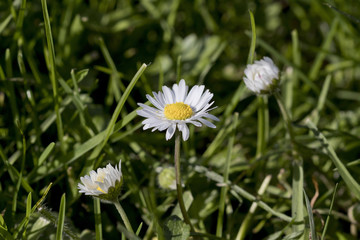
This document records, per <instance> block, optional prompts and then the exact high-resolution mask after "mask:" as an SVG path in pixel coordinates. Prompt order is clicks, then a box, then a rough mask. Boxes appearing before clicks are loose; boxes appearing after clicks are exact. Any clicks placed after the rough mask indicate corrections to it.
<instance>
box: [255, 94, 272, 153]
mask: <svg viewBox="0 0 360 240" xmlns="http://www.w3.org/2000/svg"><path fill="white" fill-rule="evenodd" d="M266 100H267V99H265V97H264V96H259V97H258V104H259V107H258V135H257V146H256V158H259V157H261V156H262V155H263V154H264V151H265V147H266V141H267V135H268V134H267V131H268V127H267V124H268V123H269V121H268V115H269V112H268V111H267V101H266Z"/></svg>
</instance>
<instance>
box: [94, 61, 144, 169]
mask: <svg viewBox="0 0 360 240" xmlns="http://www.w3.org/2000/svg"><path fill="white" fill-rule="evenodd" d="M146 67H147V65H146V64H143V65H142V66H141V67H140V69H139V70H138V71H137V73H136V74H135V76H134V77H133V79H132V80H131V82H130V83H129V85H128V87H127V88H126V90H125V92H124V94H123V95H122V96H121V99H120V101H119V103H118V104H117V106H116V108H115V111H114V113H113V115H112V117H111V120H110V122H109V125H108V126H107V128H106V130H105V138H104V139H103V141H102V143H101V144H100V145H99V146H97V147H96V148H95V149H94V151H93V152H92V154H91V156H90V158H89V159H90V160H92V159H95V158H96V157H97V156H98V155H99V154H100V152H101V150H102V149H103V147H104V146H105V145H106V143H107V142H108V140H109V138H110V135H111V134H112V133H113V131H114V128H115V123H116V120H117V118H118V117H119V115H120V112H121V109H122V107H123V106H124V104H125V101H126V99H127V98H128V97H129V95H130V92H131V90H132V89H133V88H134V86H135V84H136V82H137V81H138V80H139V78H140V76H141V75H142V74H143V72H144V71H145V69H146ZM99 164H100V163H98V164H97V165H99ZM95 168H97V166H95Z"/></svg>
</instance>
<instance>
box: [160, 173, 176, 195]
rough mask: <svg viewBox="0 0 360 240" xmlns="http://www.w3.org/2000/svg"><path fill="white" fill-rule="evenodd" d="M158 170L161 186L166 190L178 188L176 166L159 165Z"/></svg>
mask: <svg viewBox="0 0 360 240" xmlns="http://www.w3.org/2000/svg"><path fill="white" fill-rule="evenodd" d="M156 171H157V172H158V176H157V179H158V183H159V186H160V187H161V188H163V189H165V190H176V179H175V168H174V167H164V168H162V167H159V168H158V169H156Z"/></svg>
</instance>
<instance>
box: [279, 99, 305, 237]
mask: <svg viewBox="0 0 360 240" xmlns="http://www.w3.org/2000/svg"><path fill="white" fill-rule="evenodd" d="M274 96H275V98H276V101H277V103H278V105H279V108H280V111H281V114H282V116H283V119H284V121H285V123H286V127H287V130H288V132H289V135H290V140H291V145H292V155H293V162H292V165H293V166H292V170H293V174H292V198H291V216H292V217H293V218H294V219H295V224H294V225H293V231H294V232H299V231H303V230H304V228H305V226H304V205H303V199H304V193H303V188H304V169H303V160H302V158H301V156H300V155H299V154H298V152H297V151H296V142H295V135H294V131H293V128H292V125H291V117H290V115H289V114H288V112H287V110H286V108H285V105H284V104H283V102H282V100H281V96H280V94H279V93H278V92H276V93H274Z"/></svg>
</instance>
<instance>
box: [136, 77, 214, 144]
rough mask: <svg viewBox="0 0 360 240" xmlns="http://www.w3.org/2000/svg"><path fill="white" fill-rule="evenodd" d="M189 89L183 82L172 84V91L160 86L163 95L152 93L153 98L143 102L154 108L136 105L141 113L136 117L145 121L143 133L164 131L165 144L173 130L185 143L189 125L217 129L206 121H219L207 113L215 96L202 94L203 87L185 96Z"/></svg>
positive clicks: (196, 88) (192, 90)
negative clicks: (140, 117) (178, 132)
mask: <svg viewBox="0 0 360 240" xmlns="http://www.w3.org/2000/svg"><path fill="white" fill-rule="evenodd" d="M188 89H189V87H188V86H187V85H186V84H185V80H184V79H181V81H180V82H179V84H174V85H173V87H172V89H170V88H168V87H166V86H163V87H162V92H161V91H159V92H158V93H156V92H153V95H154V97H151V96H150V95H149V94H147V95H146V98H147V99H148V100H149V101H150V102H151V103H152V104H153V105H154V106H155V108H154V107H150V106H147V105H145V104H143V103H138V105H139V106H140V107H142V109H141V110H138V111H137V114H138V115H140V116H142V117H145V118H146V119H145V120H144V121H143V122H142V123H143V124H144V130H146V129H149V128H152V131H153V132H154V131H156V130H159V131H164V130H165V129H166V140H169V139H171V138H172V136H173V135H174V133H175V131H176V128H177V129H178V130H179V131H180V132H182V138H183V140H184V141H186V140H187V139H188V138H189V128H188V126H187V124H188V123H191V124H193V125H195V126H196V127H201V126H202V124H205V125H206V126H208V127H211V128H216V126H215V125H214V124H213V123H211V122H210V121H208V120H206V119H205V118H208V119H211V120H214V121H219V119H218V118H217V117H215V116H214V115H211V114H209V113H208V112H209V111H211V110H212V109H214V108H210V107H211V106H212V105H213V103H214V102H210V100H211V99H212V97H213V96H214V95H213V94H212V93H210V91H209V90H206V91H205V92H204V89H205V86H204V85H200V86H199V85H195V86H194V87H192V88H191V90H190V92H188Z"/></svg>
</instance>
